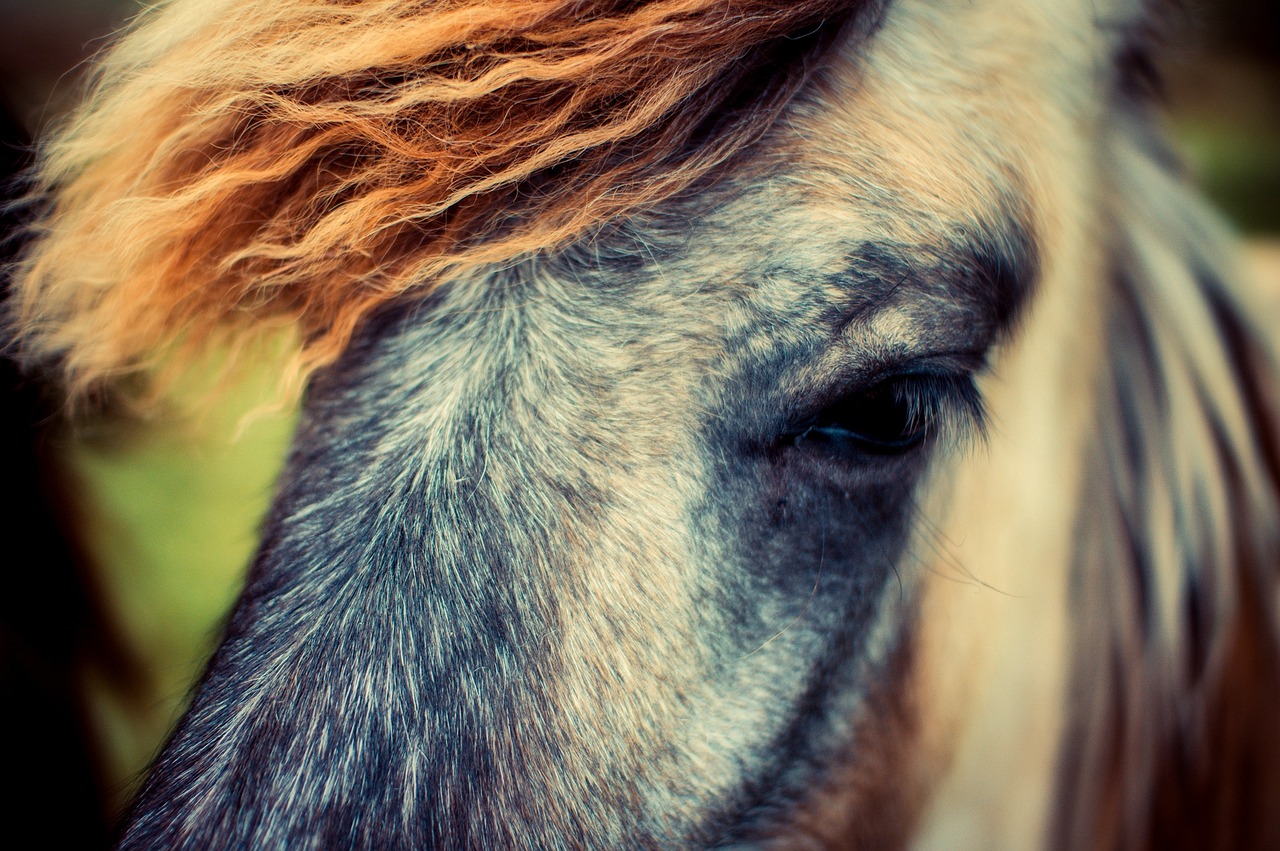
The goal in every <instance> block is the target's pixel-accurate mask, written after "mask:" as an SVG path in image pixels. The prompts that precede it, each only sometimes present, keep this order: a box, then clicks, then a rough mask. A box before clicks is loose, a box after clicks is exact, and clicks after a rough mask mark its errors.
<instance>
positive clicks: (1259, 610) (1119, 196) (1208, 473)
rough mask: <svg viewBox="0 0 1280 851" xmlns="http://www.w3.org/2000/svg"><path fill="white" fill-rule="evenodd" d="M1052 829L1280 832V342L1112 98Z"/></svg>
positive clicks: (1191, 204) (1211, 233)
mask: <svg viewBox="0 0 1280 851" xmlns="http://www.w3.org/2000/svg"><path fill="white" fill-rule="evenodd" d="M1121 100H1122V108H1123V110H1124V114H1123V115H1117V116H1116V117H1115V121H1114V124H1113V129H1112V132H1111V137H1110V139H1109V140H1108V142H1109V144H1108V146H1107V150H1108V152H1109V153H1108V160H1107V162H1106V173H1107V174H1108V175H1109V176H1110V179H1109V182H1110V183H1111V187H1110V191H1109V195H1108V197H1107V199H1106V201H1105V202H1104V216H1105V224H1104V232H1105V233H1107V234H1109V238H1108V239H1107V250H1108V253H1109V255H1110V258H1111V270H1110V271H1111V281H1110V292H1109V293H1108V297H1109V298H1110V301H1111V303H1110V305H1109V306H1108V311H1107V313H1106V315H1107V316H1108V317H1109V318H1108V329H1107V338H1108V347H1109V348H1108V351H1107V354H1106V363H1107V365H1108V366H1107V370H1106V373H1105V374H1104V376H1103V383H1102V386H1101V388H1100V393H1099V398H1098V405H1099V410H1098V416H1099V421H1098V425H1097V433H1098V435H1099V439H1098V440H1097V441H1096V442H1095V444H1094V447H1093V451H1092V453H1091V457H1088V458H1086V459H1084V463H1085V465H1086V466H1085V469H1086V477H1087V478H1086V481H1087V485H1086V488H1087V490H1086V500H1085V502H1084V504H1083V505H1082V511H1083V514H1082V516H1081V518H1080V528H1081V529H1082V530H1088V531H1087V535H1086V536H1085V537H1084V539H1083V540H1081V541H1080V543H1079V549H1078V551H1077V553H1076V557H1075V561H1076V563H1075V565H1074V568H1073V573H1072V581H1073V586H1072V591H1073V599H1072V608H1073V611H1074V612H1075V613H1076V617H1077V623H1076V625H1075V647H1074V649H1073V659H1074V661H1073V665H1074V683H1073V685H1072V688H1071V694H1072V705H1071V707H1070V721H1069V726H1068V730H1067V731H1066V738H1065V739H1064V747H1063V750H1062V763H1061V766H1060V778H1059V781H1060V784H1061V786H1060V793H1061V794H1060V797H1059V801H1058V809H1057V814H1056V818H1055V823H1054V825H1053V828H1052V834H1051V841H1052V843H1053V847H1055V848H1062V849H1068V848H1096V849H1120V848H1126V849H1138V848H1220V849H1227V848H1273V847H1277V845H1280V821H1277V820H1276V818H1275V810H1274V804H1275V801H1276V800H1280V736H1278V735H1277V734H1276V724H1275V712H1276V706H1277V705H1280V610H1278V609H1277V605H1276V603H1277V599H1280V598H1278V597H1277V594H1278V592H1280V528H1277V523H1276V518H1277V517H1278V516H1280V399H1278V398H1277V394H1276V387H1277V384H1276V376H1277V375H1280V356H1278V354H1277V351H1276V349H1275V348H1274V346H1273V345H1272V343H1271V342H1270V341H1271V339H1272V337H1271V333H1270V332H1269V331H1268V330H1266V328H1265V325H1262V324H1261V322H1262V321H1265V318H1266V317H1267V315H1268V314H1267V312H1266V311H1264V310H1261V309H1259V308H1258V307H1257V306H1256V305H1254V304H1253V303H1252V300H1253V298H1252V294H1251V293H1250V292H1249V290H1248V289H1247V288H1245V287H1242V286H1240V283H1241V278H1242V277H1243V276H1242V275H1241V273H1240V270H1238V269H1235V268H1233V267H1232V258H1233V257H1234V252H1233V251H1232V246H1231V239H1230V237H1229V236H1228V235H1227V234H1226V232H1225V229H1224V228H1223V227H1222V226H1221V224H1220V222H1219V221H1218V220H1217V218H1216V217H1215V216H1214V215H1213V214H1212V213H1211V212H1210V210H1209V209H1208V207H1207V205H1206V204H1205V203H1204V202H1203V200H1202V199H1200V198H1199V197H1198V196H1197V194H1196V192H1195V191H1194V190H1193V189H1192V188H1190V187H1189V186H1188V185H1187V181H1186V180H1185V176H1184V175H1183V174H1181V173H1180V169H1179V168H1178V167H1177V165H1176V157H1174V156H1172V155H1171V154H1170V153H1169V151H1168V150H1167V148H1166V145H1165V143H1164V141H1163V139H1161V138H1159V134H1158V133H1156V132H1155V130H1154V127H1155V119H1154V118H1153V116H1151V115H1149V114H1147V112H1148V106H1147V105H1146V104H1145V103H1142V102H1139V101H1138V100H1136V99H1132V98H1128V97H1123V96H1122V98H1121Z"/></svg>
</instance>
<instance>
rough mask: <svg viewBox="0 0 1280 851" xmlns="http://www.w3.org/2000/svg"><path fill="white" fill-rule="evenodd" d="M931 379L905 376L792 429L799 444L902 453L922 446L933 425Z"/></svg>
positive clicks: (842, 401)
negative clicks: (928, 390)
mask: <svg viewBox="0 0 1280 851" xmlns="http://www.w3.org/2000/svg"><path fill="white" fill-rule="evenodd" d="M929 383H930V382H929V381H928V380H927V379H924V378H921V377H917V376H911V375H903V376H895V377H893V378H888V379H885V380H884V381H881V382H880V383H878V384H875V385H872V386H871V387H869V388H864V389H861V390H858V391H856V392H853V393H848V394H846V395H844V396H841V397H840V398H839V399H837V400H836V401H835V402H833V403H831V404H830V405H828V406H827V407H825V408H823V409H822V410H820V411H819V412H818V413H816V414H814V415H813V416H811V417H809V418H808V419H806V420H805V421H803V422H802V423H800V424H799V425H798V427H796V428H793V429H791V430H789V432H788V437H790V438H791V439H792V441H793V442H794V443H795V445H797V446H799V445H801V444H806V443H807V444H820V445H826V446H830V447H831V448H833V449H836V450H838V451H848V452H855V451H856V452H863V453H870V454H874V455H897V454H901V453H904V452H907V451H908V450H910V449H913V448H915V447H916V446H918V445H919V444H920V443H921V442H922V441H923V440H924V438H925V437H926V436H927V435H928V434H929V432H930V431H931V427H932V422H931V420H932V413H933V411H932V409H933V408H934V404H933V400H932V398H931V396H930V394H929V393H928V392H927V387H928V385H929Z"/></svg>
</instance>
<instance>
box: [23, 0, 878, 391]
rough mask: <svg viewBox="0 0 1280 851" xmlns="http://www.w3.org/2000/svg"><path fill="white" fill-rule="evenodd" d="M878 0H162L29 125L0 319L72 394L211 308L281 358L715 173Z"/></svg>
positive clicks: (329, 343) (326, 356)
mask: <svg viewBox="0 0 1280 851" xmlns="http://www.w3.org/2000/svg"><path fill="white" fill-rule="evenodd" d="M878 5H879V4H878V3H876V2H870V0H853V2H850V0H802V2H785V3H783V2H775V0H753V2H746V3H734V4H725V3H723V2H719V0H664V2H647V3H610V2H600V3H584V2H580V0H573V2H568V0H537V1H536V2H510V3H489V2H485V3H480V2H449V3H428V2H415V3H403V2H395V3H388V2H375V3H362V4H350V3H336V2H335V3H325V4H315V3H308V2H281V3H271V4H261V3H249V2H227V3H221V4H215V5H212V6H209V7H208V8H204V9H199V10H192V9H189V8H188V7H187V6H184V5H182V4H178V5H177V6H175V7H173V8H171V9H164V8H162V9H160V10H159V11H158V12H156V13H154V14H153V15H151V16H144V19H143V20H142V22H141V25H140V26H139V27H138V28H137V29H136V31H135V32H134V33H133V34H132V35H131V36H130V37H128V38H126V39H124V40H123V41H122V42H121V43H120V44H119V45H118V46H117V47H116V48H115V49H114V50H113V51H112V52H111V53H109V54H108V55H107V56H106V58H105V61H104V63H103V65H102V69H101V70H100V72H99V73H100V76H99V79H98V81H97V83H96V86H95V90H94V92H93V94H92V96H91V97H90V98H89V99H88V101H87V102H86V105H85V107H84V108H82V110H81V111H80V112H79V114H77V115H76V116H75V117H74V119H73V120H72V121H71V122H70V123H69V125H68V126H67V127H66V128H65V130H64V131H63V132H62V133H61V135H60V136H58V137H57V138H56V140H55V141H54V142H53V143H52V145H51V146H49V147H48V148H47V149H46V151H45V152H44V156H43V159H42V161H41V164H40V166H39V167H38V172H37V174H36V176H35V178H36V179H35V183H36V190H35V192H34V193H33V194H34V196H35V197H37V198H40V199H41V200H42V201H43V202H44V204H45V205H46V206H47V209H48V213H47V214H46V215H45V216H44V217H43V219H42V220H41V221H40V222H39V223H38V224H37V225H36V226H35V228H34V231H35V237H36V238H35V239H34V241H33V242H34V244H33V247H32V248H31V249H30V251H29V252H28V253H27V255H26V257H25V259H24V260H23V262H22V263H21V266H20V267H19V268H18V271H17V275H16V283H17V286H16V290H17V297H16V303H17V306H16V309H15V311H14V312H15V318H14V319H13V320H12V322H13V324H14V326H15V328H16V332H17V335H18V336H19V337H20V338H22V339H23V340H24V341H25V349H26V351H27V353H28V356H29V357H30V358H31V359H33V360H35V361H45V362H55V363H57V364H58V366H59V367H60V369H61V371H62V372H63V373H64V375H65V377H66V379H67V381H68V384H69V386H70V388H71V390H72V393H73V395H76V394H79V393H81V392H83V391H84V390H86V389H89V388H91V387H93V386H94V385H95V384H97V383H99V382H100V381H101V380H102V379H104V378H107V377H110V376H113V375H117V374H119V373H121V372H126V371H129V370H131V369H133V368H135V367H136V366H138V365H139V364H140V363H143V362H145V361H147V360H149V359H151V358H153V356H154V355H156V353H158V352H162V351H165V350H168V351H169V357H170V363H178V364H182V363H184V362H186V361H187V360H188V359H189V357H190V356H192V355H195V354H197V353H199V352H201V351H203V350H205V349H207V348H208V346H209V344H210V343H211V342H213V341H215V340H216V339H217V338H218V337H219V336H220V330H221V329H226V328H227V327H228V326H231V325H234V326H237V333H236V337H237V339H238V340H243V339H245V333H244V331H245V329H244V327H243V326H246V325H248V326H250V327H251V328H253V327H258V328H261V327H264V326H271V325H273V324H279V323H281V322H286V323H288V322H292V323H296V324H297V326H298V327H300V328H301V331H302V335H303V338H304V344H303V350H302V353H301V355H300V358H299V364H300V365H301V366H302V367H303V368H302V370H301V372H302V374H303V375H305V374H306V373H308V372H309V371H310V370H311V369H312V368H314V367H315V366H317V365H319V364H323V363H327V362H330V361H332V360H333V359H334V358H335V357H336V356H337V355H338V354H339V353H340V351H341V350H342V349H343V348H344V346H345V345H346V343H347V341H348V340H349V339H350V337H351V335H352V333H353V329H355V328H356V327H357V326H358V325H359V323H360V322H361V320H362V319H363V318H364V317H366V316H367V315H368V314H369V313H370V312H372V311H373V310H374V309H376V308H377V306H378V305H380V304H384V303H386V302H388V301H389V300H391V299H393V298H396V297H397V296H400V295H402V294H404V293H406V292H408V291H411V290H415V289H419V290H426V289H429V288H431V287H432V286H434V285H436V284H438V283H439V282H440V281H442V280H445V279H448V278H450V277H451V276H456V275H458V274H462V273H465V272H467V271H468V270H473V269H476V268H478V267H484V266H494V265H503V264H507V263H510V262H513V261H514V260H515V259H516V258H519V257H522V256H528V255H531V254H535V253H537V252H540V251H544V250H547V249H550V248H554V247H556V246H559V245H563V244H564V243H566V242H567V241H568V240H570V239H572V238H573V237H576V236H580V235H581V234H583V233H585V232H587V231H589V230H591V229H592V228H594V227H596V226H598V225H600V224H601V223H603V222H607V221H610V220H614V219H617V218H619V217H621V216H624V215H625V214H627V213H629V212H634V211H636V210H640V209H644V208H646V207H651V206H652V205H653V204H655V203H656V202H658V201H660V200H662V199H664V198H668V197H671V196H672V195H674V194H677V193H679V192H680V191H681V190H683V189H686V188H688V187H690V186H691V185H692V184H694V183H696V182H698V181H699V180H704V179H707V178H709V177H712V176H714V175H715V174H716V173H718V172H719V171H720V170H722V169H723V167H724V166H725V164H726V162H727V161H728V160H729V159H731V158H733V157H734V156H735V155H736V154H738V153H740V152H741V151H742V150H743V149H745V148H746V147H748V146H749V145H750V144H751V143H752V141H753V140H755V139H757V138H758V137H759V136H760V135H761V134H762V133H763V132H765V131H766V130H767V129H768V127H769V125H770V123H771V121H772V119H773V118H774V117H776V116H777V114H778V113H779V112H780V110H781V109H782V107H783V106H784V105H785V104H786V102H787V101H788V100H789V98H790V96H791V95H792V94H793V93H794V92H795V91H796V90H797V88H798V87H799V86H800V85H801V84H802V83H803V81H804V79H805V78H806V76H807V74H808V72H809V70H810V68H811V66H812V64H813V63H812V61H811V60H812V59H813V58H814V57H815V56H816V55H818V54H819V53H821V51H822V50H823V48H824V46H825V45H826V44H828V43H829V42H830V41H831V40H832V38H833V36H834V34H835V33H837V32H838V31H839V30H840V28H841V25H842V23H844V22H846V21H848V20H849V19H850V17H851V16H853V15H863V13H869V12H872V11H873V10H874V9H875V8H877V7H878ZM866 17H870V15H869V14H867V15H864V19H865V18H866Z"/></svg>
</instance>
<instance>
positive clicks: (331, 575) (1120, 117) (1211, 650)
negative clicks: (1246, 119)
mask: <svg viewBox="0 0 1280 851" xmlns="http://www.w3.org/2000/svg"><path fill="white" fill-rule="evenodd" d="M1166 14H1168V10H1167V9H1166V8H1165V4H1162V3H1159V2H1155V0H1090V2H1085V1H1084V0H1061V2H1052V3H1050V2H1043V1H1042V0H975V2H964V3H959V2H948V1H947V0H790V2H781V0H732V2H729V0H521V2H503V0H490V2H479V0H279V2H275V3H256V2H248V0H216V1H215V2H211V0H172V2H168V3H165V4H163V5H161V6H160V7H158V8H157V9H153V10H151V11H149V12H148V13H146V14H145V15H143V16H142V18H141V20H140V22H138V23H137V24H135V25H134V26H133V27H132V28H131V30H130V32H129V33H128V34H127V35H125V36H124V37H123V38H122V39H121V40H120V41H119V42H118V43H117V44H116V45H115V46H114V47H113V48H112V49H111V50H110V51H109V52H108V53H107V54H106V55H105V56H104V57H103V58H102V59H101V60H100V63H99V65H98V71H97V78H96V81H95V82H94V84H93V88H92V90H91V92H90V93H89V94H88V96H87V98H86V100H85V102H84V104H83V106H82V107H81V108H80V109H79V111H78V112H77V113H75V114H74V115H73V117H72V118H71V119H70V120H69V121H68V122H67V124H66V125H65V126H64V127H63V128H62V129H61V130H60V131H59V132H58V133H57V134H55V135H54V136H53V138H51V139H50V140H48V141H46V143H45V145H44V146H43V148H42V152H41V159H40V164H39V165H38V166H37V169H36V172H35V174H34V177H33V178H32V180H33V189H32V197H33V199H34V203H35V204H36V205H37V209H38V211H39V213H38V215H35V214H33V224H32V225H31V233H30V237H29V243H28V247H27V248H26V251H25V254H24V255H23V257H22V258H21V260H20V261H19V262H18V263H17V265H16V266H15V267H14V270H13V273H12V277H13V286H14V290H15V294H14V296H13V304H12V306H11V308H10V313H9V317H8V320H7V322H8V327H9V329H10V334H11V335H12V336H13V337H14V339H15V340H16V342H15V343H14V345H15V346H16V347H17V351H18V352H19V356H20V357H21V358H23V361H24V363H26V364H27V365H28V368H30V369H32V370H36V371H40V372H42V373H43V374H46V375H49V376H52V380H56V381H58V382H59V383H60V384H61V386H63V387H64V388H65V391H66V398H67V400H68V402H67V404H68V406H69V407H71V408H73V409H74V408H79V407H82V406H85V405H92V404H93V401H94V400H95V399H97V398H100V397H101V395H102V394H104V393H108V392H110V393H115V394H117V395H119V394H124V395H125V396H127V397H128V398H131V399H132V400H133V402H134V404H137V405H140V406H146V405H148V404H153V403H154V400H155V399H156V398H157V394H160V393H162V392H163V390H164V388H165V387H167V386H168V387H171V386H172V384H173V382H175V381H180V380H181V376H182V374H183V369H184V368H185V367H186V366H189V365H190V364H191V363H193V362H196V361H197V360H199V359H200V358H204V357H207V356H209V354H208V353H210V352H225V351H231V352H232V353H233V354H235V355H236V356H238V358H239V359H240V360H241V361H245V360H252V359H253V357H254V352H255V351H256V350H255V348H254V345H255V341H257V340H261V339H264V338H266V337H270V336H271V335H273V334H278V332H279V330H280V329H281V328H282V327H287V328H294V329H297V341H298V342H297V348H296V352H295V354H294V356H293V359H292V361H291V362H290V363H291V366H290V368H289V369H287V370H285V371H284V374H283V375H282V377H281V390H280V392H281V394H282V395H283V396H284V397H290V396H298V395H300V396H301V397H302V404H303V413H302V418H301V423H300V425H299V427H298V432H297V435H296V437H295V439H294V443H293V447H292V449H291V451H290V454H289V458H288V461H287V466H286V470H285V472H284V474H283V477H282V479H281V481H280V483H279V485H278V492H277V494H276V496H275V500H274V504H273V507H272V509H271V511H270V513H269V516H268V518H267V519H266V521H265V523H264V529H263V534H262V542H261V547H260V549H259V552H258V554H257V556H256V558H255V560H254V562H253V565H252V568H251V571H250V573H249V577H248V579H247V582H246V586H245V588H244V591H243V594H242V596H241V598H240V600H239V602H238V603H237V605H236V607H235V610H234V612H233V613H232V614H231V616H230V618H229V620H228V621H227V623H226V627H225V635H224V637H223V640H222V643H221V646H220V648H219V649H218V650H217V652H216V654H215V656H214V658H213V660H212V661H211V662H210V664H209V667H208V670H207V673H206V674H205V676H204V678H203V680H202V681H201V683H200V684H199V686H198V688H197V690H196V691H195V693H194V697H193V700H192V704H191V707H190V709H189V711H188V712H187V713H186V715H185V716H184V717H183V718H182V720H181V721H180V723H179V724H178V726H177V727H176V729H175V731H174V732H173V734H172V736H171V738H170V740H169V741H168V743H167V744H166V745H165V747H164V748H163V750H162V751H161V753H160V754H159V756H158V757H157V759H156V761H155V763H154V766H153V768H152V769H151V771H150V774H149V776H148V779H147V780H146V781H145V783H144V785H143V787H142V789H141V792H140V793H139V795H138V798H137V800H136V802H135V804H134V805H133V807H132V809H131V810H130V813H129V815H128V817H127V820H126V824H125V826H124V829H123V834H122V839H121V847H122V848H127V849H132V848H160V847H174V848H179V847H180V848H205V847H289V848H330V847H349V848H357V847H359V848H380V849H392V848H445V847H448V848H721V849H728V848H735V849H776V848H872V849H881V848H903V847H912V848H921V849H931V848H945V849H965V848H982V849H993V848H1003V849H1027V848H1053V849H1079V848H1091V849H1113V848H1127V849H1129V848H1156V847H1159V848H1175V847H1196V848H1274V847H1280V816H1278V815H1277V814H1276V809H1275V804H1276V802H1277V801H1280V734H1278V733H1277V729H1276V717H1275V707H1276V706H1277V705H1280V702H1278V699H1280V640H1278V639H1280V634H1278V633H1277V629H1278V624H1277V614H1278V605H1280V603H1278V599H1280V598H1278V597H1277V592H1278V590H1280V584H1278V568H1280V559H1278V558H1277V556H1278V555H1280V534H1278V533H1280V524H1278V523H1277V519H1278V517H1280V514H1278V511H1277V509H1278V506H1280V503H1278V500H1280V443H1278V442H1277V428H1276V423H1277V420H1276V416H1277V406H1276V398H1275V388H1276V382H1275V376H1276V372H1275V370H1276V359H1275V358H1276V350H1275V348H1274V339H1273V338H1274V335H1273V331H1274V329H1273V328H1271V327H1268V323H1267V322H1266V317H1265V316H1264V315H1263V313H1262V311H1261V310H1260V309H1259V308H1257V307H1256V305H1254V303H1253V302H1252V301H1251V298H1253V297H1252V296H1251V294H1250V293H1249V292H1248V291H1247V289H1246V288H1245V287H1244V286H1243V285H1242V284H1241V283H1240V282H1239V274H1238V272H1237V270H1236V269H1235V267H1234V265H1233V264H1234V260H1233V256H1234V255H1233V249H1232V246H1231V239H1230V237H1229V236H1228V235H1226V234H1225V231H1224V228H1223V227H1222V226H1221V225H1220V224H1219V222H1218V220H1217V218H1216V217H1215V215H1214V214H1213V213H1212V212H1211V211H1210V210H1209V209H1208V206H1207V205H1206V203H1205V202H1204V201H1202V200H1201V199H1200V198H1199V197H1198V196H1197V195H1196V193H1195V191H1194V190H1193V189H1192V188H1190V187H1189V186H1188V183H1187V181H1186V179H1185V176H1184V174H1183V173H1182V171H1181V168H1180V166H1179V164H1178V160H1177V157H1176V156H1175V155H1174V154H1173V153H1172V152H1171V149H1170V146H1169V145H1168V143H1167V142H1166V140H1165V138H1164V132H1163V130H1162V128H1161V125H1160V115H1159V103H1158V97H1157V96H1156V91H1157V88H1158V86H1157V82H1156V79H1155V75H1154V72H1153V68H1154V59H1153V57H1154V55H1155V53H1156V51H1157V50H1158V49H1159V44H1160V33H1161V21H1162V19H1163V16H1164V15H1166ZM217 362H218V363H220V364H223V365H225V366H227V368H228V369H231V368H233V367H234V364H235V362H236V357H231V358H224V359H223V360H219V361H217Z"/></svg>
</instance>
